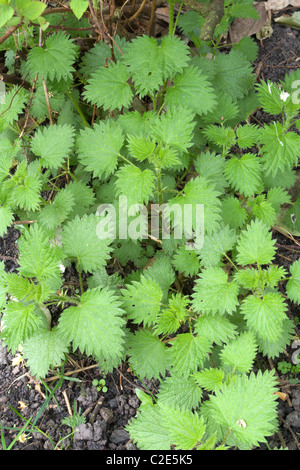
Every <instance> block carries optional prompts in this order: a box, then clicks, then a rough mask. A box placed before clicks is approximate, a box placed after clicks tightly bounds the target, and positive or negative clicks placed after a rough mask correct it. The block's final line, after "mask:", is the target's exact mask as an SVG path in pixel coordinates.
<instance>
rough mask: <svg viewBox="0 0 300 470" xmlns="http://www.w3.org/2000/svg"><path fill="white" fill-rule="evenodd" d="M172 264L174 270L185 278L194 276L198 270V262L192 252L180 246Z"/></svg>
mask: <svg viewBox="0 0 300 470" xmlns="http://www.w3.org/2000/svg"><path fill="white" fill-rule="evenodd" d="M172 263H173V265H174V267H175V269H176V270H177V271H178V272H180V273H183V274H184V275H185V276H195V275H196V274H198V272H199V270H200V261H199V259H198V257H197V254H196V253H195V251H194V250H187V249H186V247H185V246H180V247H179V248H178V249H177V251H176V252H175V254H174V256H173V259H172Z"/></svg>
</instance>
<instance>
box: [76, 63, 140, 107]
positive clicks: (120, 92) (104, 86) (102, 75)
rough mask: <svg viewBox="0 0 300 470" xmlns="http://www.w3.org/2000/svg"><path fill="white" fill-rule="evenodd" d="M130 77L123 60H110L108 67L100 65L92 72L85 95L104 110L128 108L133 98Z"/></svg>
mask: <svg viewBox="0 0 300 470" xmlns="http://www.w3.org/2000/svg"><path fill="white" fill-rule="evenodd" d="M129 78H130V76H129V72H128V69H127V67H126V66H125V65H124V64H122V62H117V63H116V64H115V63H114V62H110V63H109V64H108V67H100V68H98V69H97V70H96V72H94V73H93V74H92V76H91V78H90V79H89V80H88V84H87V86H86V91H85V92H84V96H85V98H86V99H87V100H88V101H90V102H91V103H92V104H97V106H99V107H100V106H102V107H103V109H104V110H107V109H110V110H111V111H113V110H115V109H121V108H122V106H124V107H125V108H128V107H129V106H130V103H131V101H132V99H133V92H132V89H131V86H130V85H129V83H128V80H129Z"/></svg>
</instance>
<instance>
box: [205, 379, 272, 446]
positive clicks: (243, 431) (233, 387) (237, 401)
mask: <svg viewBox="0 0 300 470" xmlns="http://www.w3.org/2000/svg"><path fill="white" fill-rule="evenodd" d="M276 381H277V379H276V377H275V376H274V373H273V371H272V372H269V371H266V372H265V373H264V374H262V373H261V371H259V372H258V374H257V375H256V376H255V375H254V373H251V375H250V376H249V377H248V376H246V375H245V374H243V375H241V376H237V377H235V379H234V380H232V381H231V382H230V383H229V385H224V386H223V387H222V389H221V390H217V391H216V392H215V396H214V395H210V399H209V400H208V401H207V402H205V403H204V404H203V405H202V413H203V416H204V418H205V419H206V423H207V431H208V432H209V433H210V434H213V433H214V432H219V433H220V434H219V437H220V439H219V440H220V441H221V440H223V439H224V437H225V435H227V434H228V436H227V439H226V444H227V445H229V446H237V447H238V448H240V449H248V450H250V449H251V448H252V447H253V446H258V445H259V443H262V442H266V437H268V436H271V435H272V434H273V433H274V432H275V430H276V416H277V403H276V400H277V397H276V395H275V392H276V391H277V383H276ZM228 430H230V433H228Z"/></svg>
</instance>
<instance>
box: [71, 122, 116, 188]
mask: <svg viewBox="0 0 300 470" xmlns="http://www.w3.org/2000/svg"><path fill="white" fill-rule="evenodd" d="M123 143H124V137H123V134H122V130H121V127H120V126H119V125H118V124H116V123H115V122H112V121H109V120H108V121H100V123H99V124H94V126H93V129H89V128H88V129H84V130H81V132H80V134H79V136H78V137H77V152H78V159H79V162H80V163H82V165H84V166H85V169H86V170H87V171H91V172H93V175H94V177H95V178H96V177H99V178H100V179H106V178H108V177H109V176H110V175H111V174H112V173H114V171H115V169H116V168H117V165H118V155H119V152H120V150H121V147H122V146H123Z"/></svg>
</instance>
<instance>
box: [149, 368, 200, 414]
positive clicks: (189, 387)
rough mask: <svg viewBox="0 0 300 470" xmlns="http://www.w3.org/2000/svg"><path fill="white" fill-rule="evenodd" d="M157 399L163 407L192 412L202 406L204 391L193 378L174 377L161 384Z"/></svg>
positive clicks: (167, 378)
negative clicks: (174, 407) (173, 407)
mask: <svg viewBox="0 0 300 470" xmlns="http://www.w3.org/2000/svg"><path fill="white" fill-rule="evenodd" d="M196 374H197V373H196ZM196 374H195V375H196ZM157 399H158V401H159V403H161V404H162V405H167V406H176V407H178V408H180V409H186V410H192V409H195V408H197V407H198V405H199V404H200V402H201V399H202V390H201V388H200V387H199V386H198V385H197V383H196V381H195V380H194V379H193V378H191V377H182V376H176V375H172V376H170V377H166V378H165V380H164V381H163V382H162V383H161V385H160V388H159V392H158V395H157Z"/></svg>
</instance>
